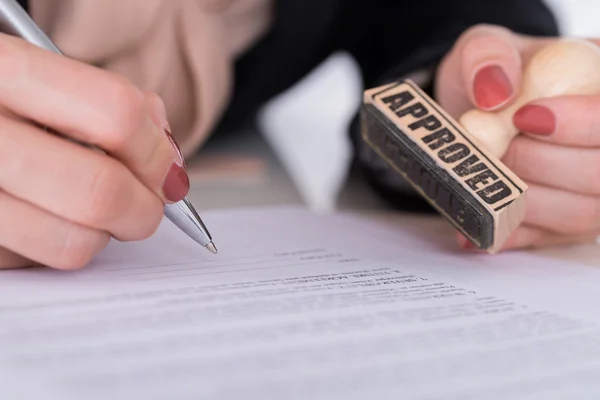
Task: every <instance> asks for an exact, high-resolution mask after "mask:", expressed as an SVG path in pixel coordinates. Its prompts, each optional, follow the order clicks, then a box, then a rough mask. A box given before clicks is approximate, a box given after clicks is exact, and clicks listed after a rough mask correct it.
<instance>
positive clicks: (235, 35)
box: [30, 0, 272, 155]
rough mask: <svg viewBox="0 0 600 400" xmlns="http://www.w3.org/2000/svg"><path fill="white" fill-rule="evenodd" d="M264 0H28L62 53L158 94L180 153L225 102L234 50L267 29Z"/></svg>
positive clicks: (198, 140) (195, 142)
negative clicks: (161, 99)
mask: <svg viewBox="0 0 600 400" xmlns="http://www.w3.org/2000/svg"><path fill="white" fill-rule="evenodd" d="M271 5H272V4H271V1H270V0H30V9H31V10H30V12H31V15H32V16H33V18H34V19H35V20H36V22H37V23H38V24H39V25H40V27H41V28H42V29H43V30H44V31H45V32H46V33H47V34H48V35H49V36H50V37H51V38H52V40H53V41H54V42H55V43H56V44H57V46H58V47H59V48H60V49H61V50H62V51H63V52H64V53H65V54H66V55H68V56H70V57H72V58H75V59H78V60H81V61H84V62H87V63H90V64H94V65H97V66H100V67H102V68H105V69H108V70H111V71H115V72H118V73H121V74H123V75H125V76H127V77H128V78H130V79H131V80H132V81H133V82H135V83H136V84H137V85H138V86H139V87H140V88H142V89H143V90H150V91H154V92H156V93H158V94H159V95H160V96H161V97H162V98H163V100H164V101H165V104H166V107H167V113H168V116H169V123H170V124H171V127H172V129H173V134H174V135H175V137H176V139H177V141H178V142H179V144H180V146H181V148H182V151H183V152H184V154H185V155H189V154H190V153H192V152H193V151H195V150H196V149H197V148H198V147H199V146H200V145H201V144H202V143H203V141H204V140H205V139H206V137H207V136H208V134H209V133H210V131H211V128H213V127H214V125H215V123H216V122H217V120H218V118H219V117H220V115H221V113H222V112H223V111H224V108H225V107H226V105H227V103H228V101H229V97H230V95H231V89H232V84H233V81H232V76H233V75H232V72H233V71H232V66H233V62H234V61H235V59H236V57H237V56H239V55H240V53H242V52H243V51H244V50H246V49H247V48H248V47H249V46H251V45H252V44H253V43H254V42H255V41H256V40H258V39H259V38H260V37H261V36H262V35H263V34H265V33H266V31H267V29H268V27H269V25H270V22H271V18H272V8H271Z"/></svg>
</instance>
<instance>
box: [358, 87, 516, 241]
mask: <svg viewBox="0 0 600 400" xmlns="http://www.w3.org/2000/svg"><path fill="white" fill-rule="evenodd" d="M361 113H362V114H361V122H362V135H363V139H364V140H365V141H366V142H367V143H368V144H369V145H370V146H371V148H373V150H374V151H375V152H376V153H377V154H378V155H379V156H380V157H382V158H383V159H384V160H385V161H386V162H387V164H388V165H389V166H390V167H392V168H393V169H394V170H396V171H397V172H398V173H399V174H400V175H401V176H402V177H403V178H404V179H405V180H406V181H408V182H409V183H410V184H411V185H412V186H413V187H414V188H415V190H416V191H417V192H419V193H420V194H421V195H422V196H423V197H424V198H425V199H427V201H429V203H430V204H431V205H432V206H433V207H434V208H435V209H437V211H438V212H439V213H440V214H441V215H443V216H444V217H446V218H447V219H448V220H449V221H450V222H451V223H452V224H453V225H454V226H455V227H456V228H457V229H458V230H459V231H460V232H462V233H463V235H465V236H466V237H467V238H468V239H469V240H470V241H471V242H473V244H474V245H475V246H477V247H478V248H480V249H485V250H487V251H489V252H495V251H497V250H499V248H500V247H501V246H502V243H504V241H505V240H506V238H507V237H508V236H509V235H510V233H511V232H512V231H513V230H514V229H515V228H516V227H517V226H518V225H519V224H520V223H521V221H522V220H523V217H524V213H525V192H526V190H527V185H525V183H523V182H522V181H521V180H520V179H519V178H518V177H517V176H516V175H515V174H513V173H512V172H511V171H510V170H509V169H508V168H507V167H506V166H504V165H503V164H502V163H501V162H500V161H499V160H498V159H496V158H495V157H493V156H492V155H491V154H490V153H489V152H487V151H486V150H485V149H484V148H483V147H482V146H481V145H480V144H479V143H477V142H476V141H475V139H474V138H473V137H471V136H470V135H469V134H468V133H467V132H466V131H465V130H464V129H463V128H462V127H461V126H460V125H459V124H458V122H457V121H455V120H453V119H452V118H451V117H450V116H449V115H448V114H447V113H446V112H445V111H444V110H442V109H441V107H440V106H439V105H437V104H436V103H435V102H434V101H433V100H432V99H431V98H430V97H429V96H427V94H425V93H424V92H423V91H422V90H421V89H420V88H419V87H418V86H417V85H415V84H414V83H413V82H411V81H410V80H405V81H401V82H396V83H393V84H389V85H386V86H383V87H379V88H374V89H370V90H367V91H365V94H364V104H363V107H362V110H361Z"/></svg>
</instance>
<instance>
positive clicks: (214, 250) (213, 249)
mask: <svg viewBox="0 0 600 400" xmlns="http://www.w3.org/2000/svg"><path fill="white" fill-rule="evenodd" d="M206 248H207V249H208V250H209V251H210V252H211V253H213V254H217V253H218V252H219V251H218V250H217V246H215V244H214V243H213V242H210V243H209V244H207V245H206Z"/></svg>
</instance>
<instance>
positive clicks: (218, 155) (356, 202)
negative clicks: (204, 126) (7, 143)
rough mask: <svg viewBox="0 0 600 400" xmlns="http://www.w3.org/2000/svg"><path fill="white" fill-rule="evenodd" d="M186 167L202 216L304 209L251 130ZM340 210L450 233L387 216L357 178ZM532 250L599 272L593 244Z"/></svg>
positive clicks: (411, 218) (218, 142) (443, 226)
mask: <svg viewBox="0 0 600 400" xmlns="http://www.w3.org/2000/svg"><path fill="white" fill-rule="evenodd" d="M219 159H221V160H222V161H223V162H224V163H227V160H234V162H238V163H239V167H240V168H239V169H240V171H235V169H234V171H233V172H232V171H231V170H228V169H227V168H219V166H218V164H220V163H221V162H219V161H218V160H219ZM235 160H238V161H235ZM245 165H246V166H248V168H245V167H244V166H245ZM188 168H189V171H190V180H191V186H192V189H191V191H190V194H189V198H190V200H191V201H192V202H193V203H194V205H195V206H196V207H197V208H198V210H199V211H200V212H201V211H202V210H210V209H216V208H237V207H248V206H251V207H253V206H277V205H304V204H305V203H304V202H303V200H302V196H301V194H300V193H299V192H298V190H297V189H296V188H295V186H294V183H293V182H292V180H291V179H290V177H289V176H288V174H287V173H286V171H285V170H284V169H283V167H282V165H281V163H280V162H279V160H278V159H277V155H276V154H275V153H274V152H273V151H272V149H271V148H270V146H269V145H268V143H267V142H266V141H265V140H264V139H263V138H262V137H261V135H260V134H259V133H258V132H256V131H255V130H252V129H247V130H243V131H240V132H236V133H235V134H233V133H232V134H223V135H221V136H219V137H215V138H213V139H211V141H210V142H209V143H207V146H206V147H205V148H204V149H203V150H202V151H201V152H200V153H199V154H198V156H196V157H194V158H193V159H191V160H189V162H188ZM211 169H212V171H211ZM244 169H250V170H251V171H249V172H248V171H243V170H244ZM338 209H339V210H340V211H351V212H359V213H361V214H364V215H369V217H372V218H375V219H379V220H381V222H382V223H385V224H393V225H395V226H406V225H411V226H414V227H416V229H418V230H422V231H423V233H424V234H427V235H432V234H433V235H452V234H453V231H452V228H451V227H450V225H449V224H448V223H447V222H446V221H444V220H442V219H441V218H440V217H438V216H424V215H415V214H408V213H402V212H393V213H392V214H391V215H390V212H389V211H386V206H385V204H384V203H383V202H382V201H381V200H380V199H379V198H378V197H377V196H376V195H375V194H374V193H373V191H372V190H371V189H370V188H368V187H366V186H365V185H364V183H363V182H362V181H361V180H360V179H359V178H357V177H355V176H350V177H348V180H347V182H346V185H345V187H344V188H343V190H342V192H341V193H340V196H339V201H338ZM531 251H532V252H533V253H535V254H538V255H540V256H543V257H550V258H553V259H561V260H567V261H576V262H579V263H582V264H586V265H591V266H597V267H600V245H596V244H584V245H577V246H569V247H556V248H546V249H535V250H531Z"/></svg>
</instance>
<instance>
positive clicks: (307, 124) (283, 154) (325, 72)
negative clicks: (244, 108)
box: [199, 0, 600, 211]
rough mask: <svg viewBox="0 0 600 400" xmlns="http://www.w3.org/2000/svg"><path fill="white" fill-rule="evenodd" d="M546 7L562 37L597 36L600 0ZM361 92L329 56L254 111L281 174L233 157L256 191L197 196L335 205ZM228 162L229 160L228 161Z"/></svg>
mask: <svg viewBox="0 0 600 400" xmlns="http://www.w3.org/2000/svg"><path fill="white" fill-rule="evenodd" d="M482 1H483V0H482ZM547 4H548V5H550V6H551V7H552V8H553V9H554V10H555V14H556V15H557V17H558V19H559V23H560V25H561V30H562V32H563V34H564V35H566V36H580V37H582V36H583V37H585V36H597V37H600V27H598V25H599V22H598V16H600V0H547ZM362 90H363V88H362V87H361V86H360V84H359V82H358V71H357V67H356V65H355V64H354V62H353V60H352V59H351V58H349V57H348V56H346V55H345V54H335V55H333V56H332V57H330V59H328V60H327V61H326V62H325V63H324V64H322V65H321V66H320V67H319V68H318V69H317V70H315V71H314V72H313V73H312V74H310V75H309V76H307V77H306V78H305V79H304V80H302V81H301V82H300V83H298V84H297V85H296V86H294V87H293V88H291V89H290V90H289V91H287V92H286V93H284V94H282V95H281V96H279V97H277V98H275V99H273V100H272V101H271V102H270V103H269V104H267V105H266V107H264V109H263V111H262V113H261V115H260V118H259V121H260V128H261V131H262V135H263V137H264V139H265V141H266V143H267V144H268V147H269V148H270V149H271V150H273V152H274V156H275V158H276V159H277V163H278V164H279V167H278V168H281V169H282V171H280V172H277V171H278V170H277V169H271V170H270V172H269V173H268V174H265V171H264V166H262V167H261V165H260V162H258V163H257V162H256V160H253V159H252V158H248V159H243V158H239V157H238V158H237V159H236V160H237V161H236V162H237V163H238V168H237V171H241V170H243V171H246V172H244V173H243V174H240V175H239V177H238V178H239V179H238V181H239V182H240V183H241V184H243V185H247V184H248V182H250V183H251V184H254V185H255V186H254V189H250V188H249V187H248V190H245V191H243V190H242V191H240V190H239V187H238V188H237V189H232V190H233V191H232V192H227V190H229V189H227V188H226V189H225V192H223V188H222V187H219V189H220V191H218V190H216V188H212V187H210V186H209V187H208V189H206V186H202V195H200V196H199V201H201V202H202V200H201V199H204V203H205V204H206V205H207V206H209V207H213V206H215V207H216V206H219V207H227V206H238V205H239V204H243V205H254V204H272V203H286V204H289V203H301V204H304V205H307V206H308V207H310V208H312V209H313V210H316V211H330V210H333V209H335V208H338V206H339V204H338V192H339V191H340V189H341V187H342V185H344V183H345V180H346V172H347V168H348V162H349V160H350V144H349V142H348V137H347V135H348V133H347V125H348V123H349V120H350V118H351V117H352V116H353V112H354V111H355V110H356V107H357V106H358V102H359V101H360V100H361V93H362ZM245 140H247V141H245ZM252 140H253V139H251V138H245V139H240V136H236V139H235V144H234V145H233V146H234V148H238V149H247V148H250V147H256V146H258V145H257V144H256V143H254V142H253V141H252ZM228 147H231V144H230V145H228ZM238 156H239V154H238ZM231 162H232V160H229V164H228V165H230V166H231V165H233V164H231ZM233 169H235V167H233ZM261 171H262V172H261ZM234 175H235V174H234ZM213 178H218V177H213ZM217 180H218V179H215V182H216V181H217ZM204 189H206V190H204ZM359 191H360V192H361V193H362V192H367V191H368V189H359ZM236 193H240V196H237V195H236ZM362 194H365V195H366V193H362ZM207 196H214V197H213V198H210V199H209V198H207ZM359 197H360V196H357V194H356V193H354V195H353V198H354V200H355V202H357V203H360V202H361V201H362V200H360V199H359Z"/></svg>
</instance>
